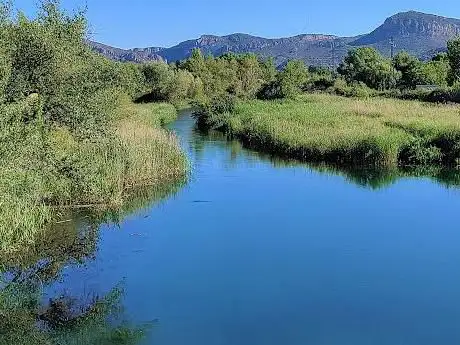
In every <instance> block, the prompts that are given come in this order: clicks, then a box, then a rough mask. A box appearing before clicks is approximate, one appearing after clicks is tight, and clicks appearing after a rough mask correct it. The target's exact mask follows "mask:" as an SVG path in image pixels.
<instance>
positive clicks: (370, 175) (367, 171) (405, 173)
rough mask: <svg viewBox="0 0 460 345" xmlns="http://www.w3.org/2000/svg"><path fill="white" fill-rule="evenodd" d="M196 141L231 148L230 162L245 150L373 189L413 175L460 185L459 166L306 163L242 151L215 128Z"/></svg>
mask: <svg viewBox="0 0 460 345" xmlns="http://www.w3.org/2000/svg"><path fill="white" fill-rule="evenodd" d="M197 131H198V130H197ZM197 141H198V142H199V145H200V146H203V141H204V142H206V141H208V142H212V144H213V145H216V146H218V147H220V148H222V149H223V150H227V151H230V157H231V158H230V159H229V162H234V161H236V158H237V156H238V155H239V154H242V153H243V152H245V153H246V154H251V155H254V156H257V157H258V158H259V159H260V160H262V161H268V162H270V163H271V164H272V165H273V166H274V167H276V168H285V167H301V166H304V167H305V168H307V169H309V170H313V171H317V172H320V173H324V174H333V175H341V176H343V177H344V178H345V179H346V180H347V181H349V182H351V183H354V184H356V185H358V186H361V187H365V188H370V189H380V188H384V187H387V186H390V185H391V184H393V183H395V182H397V181H398V180H399V179H402V178H410V177H421V178H430V179H432V180H434V181H436V182H438V183H439V184H442V185H444V186H446V187H454V186H457V187H459V186H460V169H457V168H455V169H454V168H449V167H445V166H423V167H390V168H379V167H372V166H350V165H338V164H329V163H306V162H300V161H298V160H294V159H289V158H285V157H279V156H274V155H271V154H267V153H264V152H258V151H254V150H251V149H248V150H241V147H240V146H238V144H237V142H236V141H235V140H232V139H231V138H228V137H227V136H225V135H224V134H222V133H220V132H216V131H212V130H211V131H208V132H206V134H205V133H203V132H202V131H201V132H200V136H199V138H198V140H197ZM196 145H198V144H196ZM242 145H244V143H242Z"/></svg>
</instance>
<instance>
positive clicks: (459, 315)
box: [46, 113, 460, 345]
mask: <svg viewBox="0 0 460 345" xmlns="http://www.w3.org/2000/svg"><path fill="white" fill-rule="evenodd" d="M171 129H172V130H174V131H175V132H176V133H177V134H178V136H179V137H180V139H181V141H182V144H183V147H184V149H185V150H186V152H187V153H188V155H189V158H190V162H191V176H190V181H189V182H188V183H187V184H186V185H185V186H184V187H182V188H181V189H180V190H179V191H178V192H177V193H176V194H174V195H172V196H170V197H169V198H167V199H165V200H164V201H162V202H160V203H159V204H156V205H154V206H151V207H147V208H146V209H144V210H143V211H140V212H139V213H137V215H132V216H129V217H128V218H126V219H124V220H122V221H121V222H120V224H118V225H103V226H101V229H100V234H99V239H98V242H97V250H96V253H95V256H94V258H92V259H91V260H88V261H87V262H86V263H85V264H84V265H75V264H72V265H71V264H69V265H68V266H65V267H64V268H63V271H62V275H61V278H60V279H59V280H58V281H56V282H54V283H53V284H51V285H49V286H48V287H47V289H46V291H47V294H49V295H52V294H53V293H56V292H59V291H63V290H65V291H67V292H69V293H71V294H74V295H82V294H87V293H88V292H90V291H91V292H94V291H96V292H98V293H101V294H103V293H105V292H107V291H109V290H110V289H111V288H113V287H114V286H116V285H118V284H120V283H121V284H122V285H123V288H124V291H125V294H124V298H123V305H124V307H125V312H126V314H127V315H128V317H129V319H130V320H131V321H132V322H134V323H135V324H143V323H146V322H147V323H151V324H153V328H152V329H151V330H150V331H149V332H148V338H147V339H146V340H145V342H144V343H145V344H152V345H185V344H187V345H246V344H247V345H249V344H251V345H252V344H264V345H272V344H273V345H275V344H276V345H280V344H283V345H304V344H308V345H368V344H373V345H379V344H381V345H398V344H401V345H440V344H443V345H448V344H449V345H450V344H459V343H460V327H459V325H460V293H459V292H460V228H459V224H458V221H457V220H458V215H459V210H460V189H457V188H453V187H448V186H447V184H446V183H440V182H439V181H435V180H430V179H428V178H413V177H401V176H402V175H401V176H394V175H391V174H383V176H380V175H378V174H377V177H376V176H375V173H374V175H372V174H371V173H369V174H370V175H372V176H371V177H366V174H365V173H363V172H358V173H356V172H355V173H354V174H352V173H344V172H341V173H340V172H339V171H334V170H333V169H325V168H324V167H323V168H321V167H316V168H311V167H308V166H305V165H302V164H296V163H292V162H283V161H280V160H274V159H270V158H269V157H264V156H262V155H259V154H256V153H254V152H251V151H249V150H246V149H244V148H242V147H241V145H240V144H238V143H237V142H234V141H227V140H225V138H223V137H222V136H220V135H218V134H216V133H214V134H212V135H205V134H200V133H198V132H197V131H196V130H194V124H193V120H192V118H191V117H190V115H189V114H188V113H184V114H182V115H181V116H180V117H179V119H178V120H177V121H176V122H175V123H174V124H173V125H172V126H171Z"/></svg>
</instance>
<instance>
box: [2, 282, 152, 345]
mask: <svg viewBox="0 0 460 345" xmlns="http://www.w3.org/2000/svg"><path fill="white" fill-rule="evenodd" d="M121 297H122V290H121V289H119V288H114V289H113V290H112V292H111V293H109V294H108V295H106V296H104V297H92V298H91V299H88V300H87V301H82V300H79V299H76V298H72V297H70V296H59V297H57V298H54V299H51V300H49V301H48V302H47V303H41V290H40V287H39V285H37V284H36V282H34V281H33V280H30V281H28V282H27V283H24V282H23V283H20V284H17V283H10V284H8V285H6V286H5V287H4V288H3V289H2V290H1V292H0V344H2V345H54V344H56V345H58V344H59V345H60V344H66V345H71V344H75V345H77V344H78V345H96V344H120V345H121V344H136V343H137V342H138V341H139V340H140V339H141V338H142V337H143V334H144V332H145V330H146V326H144V327H136V326H133V325H130V324H128V323H127V322H126V321H125V320H124V318H123V310H122V308H121V302H120V299H121Z"/></svg>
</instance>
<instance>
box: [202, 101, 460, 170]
mask: <svg viewBox="0 0 460 345" xmlns="http://www.w3.org/2000/svg"><path fill="white" fill-rule="evenodd" d="M208 122H209V121H208ZM212 122H214V124H215V125H216V126H217V127H221V129H224V130H227V131H228V132H229V133H230V134H232V135H234V136H236V137H238V138H240V139H241V140H242V141H244V142H245V143H246V144H248V145H249V146H251V147H254V148H257V149H260V150H264V151H267V152H270V153H275V154H278V155H282V156H286V157H291V158H297V159H301V160H304V161H311V162H330V163H334V164H337V163H338V164H351V165H371V166H379V167H391V166H407V165H426V164H446V165H452V164H457V163H458V159H459V158H460V108H459V107H458V106H448V105H434V104H427V103H422V102H417V101H402V100H393V99H383V98H382V99H380V98H372V99H365V100H358V99H350V98H344V97H339V96H331V95H326V94H310V95H303V96H301V97H299V98H298V99H297V100H284V101H249V102H240V103H238V105H237V107H236V110H235V112H234V113H233V114H224V115H222V116H213V117H212V118H211V125H212V124H213V123H212Z"/></svg>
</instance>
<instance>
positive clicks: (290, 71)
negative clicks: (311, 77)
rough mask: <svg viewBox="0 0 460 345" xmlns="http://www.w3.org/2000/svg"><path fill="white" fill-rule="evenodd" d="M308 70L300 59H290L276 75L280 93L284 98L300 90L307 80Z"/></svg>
mask: <svg viewBox="0 0 460 345" xmlns="http://www.w3.org/2000/svg"><path fill="white" fill-rule="evenodd" d="M307 77H308V71H307V68H306V67H305V63H304V62H303V61H302V60H291V61H289V62H288V63H287V64H286V67H284V70H283V71H282V72H281V73H280V74H279V76H278V82H279V86H280V90H281V94H282V96H283V97H286V98H293V97H295V96H296V95H297V94H299V92H300V91H301V88H302V86H303V85H304V84H305V82H306V81H307Z"/></svg>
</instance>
